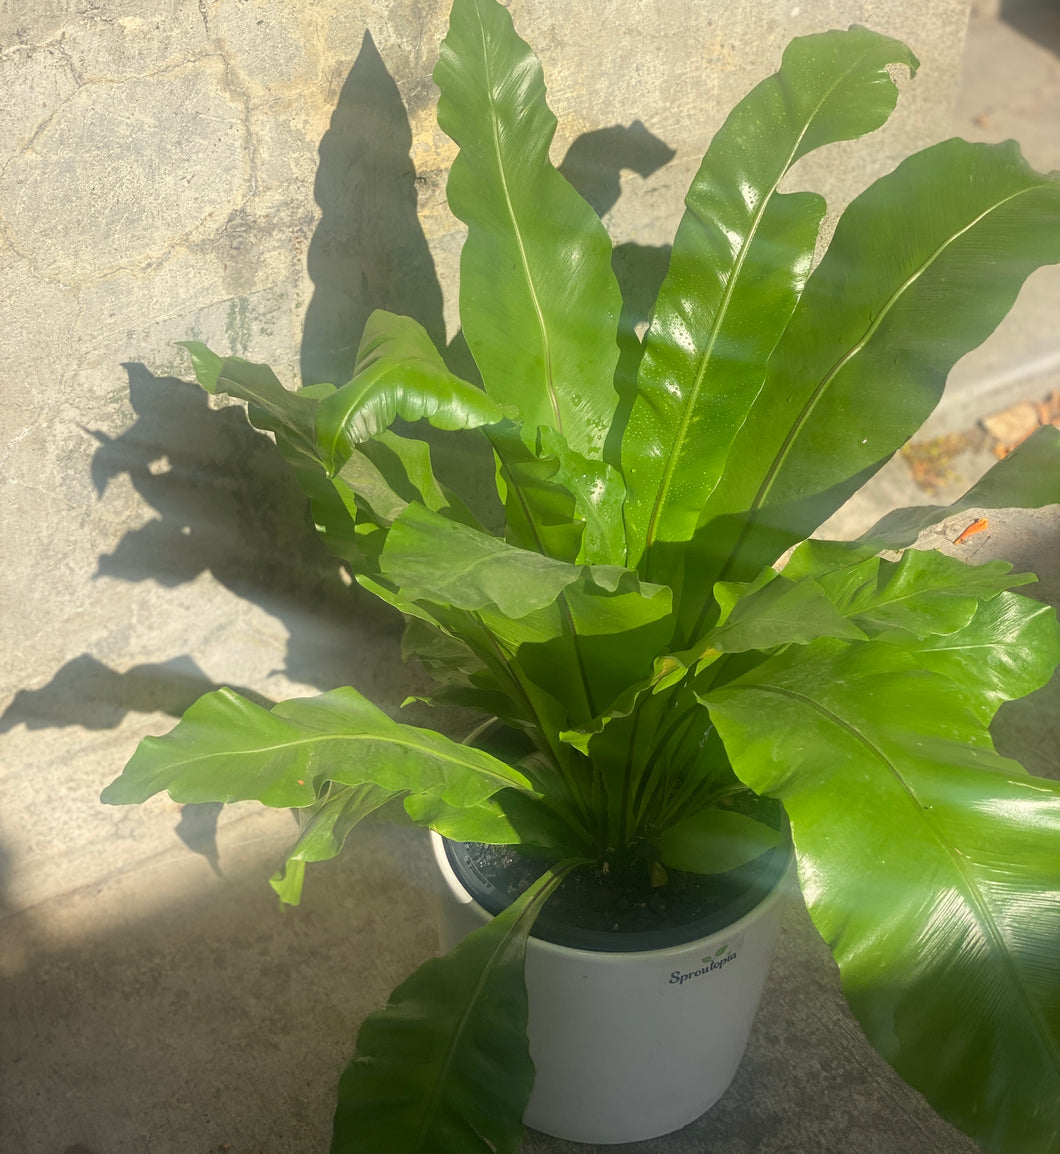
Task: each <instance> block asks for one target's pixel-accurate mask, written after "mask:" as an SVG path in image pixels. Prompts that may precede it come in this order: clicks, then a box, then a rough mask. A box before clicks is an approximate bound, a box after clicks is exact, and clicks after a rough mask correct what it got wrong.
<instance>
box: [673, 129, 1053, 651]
mask: <svg viewBox="0 0 1060 1154" xmlns="http://www.w3.org/2000/svg"><path fill="white" fill-rule="evenodd" d="M1057 260H1060V182H1058V181H1057V179H1056V178H1055V177H1054V176H1041V175H1039V174H1038V173H1036V172H1034V171H1033V170H1032V169H1031V168H1029V167H1028V166H1027V164H1026V163H1025V162H1024V160H1023V158H1022V157H1021V156H1020V153H1019V149H1018V148H1017V147H1016V145H1015V143H1013V142H1011V141H1010V142H1009V143H1008V144H1002V145H986V144H969V143H967V142H966V141H962V140H949V141H945V142H943V143H942V144H937V145H935V146H933V147H932V148H928V149H925V150H924V151H923V152H919V153H917V154H915V155H914V156H911V157H909V158H908V159H907V160H905V161H904V162H903V163H902V164H900V165H899V166H898V168H897V169H895V171H894V172H892V173H890V174H889V175H887V176H884V177H882V178H881V179H880V180H878V181H877V182H876V183H875V184H873V185H872V186H871V187H870V188H869V189H867V190H866V191H865V192H863V193H862V194H861V195H860V196H859V197H857V199H855V200H854V201H853V203H852V204H851V205H850V206H849V207H848V208H847V210H846V212H844V214H843V216H842V218H841V219H840V221H839V225H838V227H837V228H836V232H835V236H834V238H833V240H832V243H831V245H830V246H829V249H828V251H827V253H826V254H825V256H824V258H823V259H822V260H821V263H820V264H819V265H818V266H817V268H816V269H815V271H814V273H813V275H812V276H811V277H810V280H809V282H808V283H807V286H806V290H805V292H804V293H803V296H802V298H801V300H800V302H799V305H798V307H797V308H796V310H795V313H794V315H793V316H792V319H791V323H790V324H789V326H788V328H787V330H786V331H785V333H784V336H783V338H782V340H781V341H780V343H779V344H778V345H777V348H776V350H775V352H774V354H773V356H772V357H771V359H770V362H769V370H768V372H767V375H766V380H765V383H764V384H763V386H762V389H761V391H760V392H759V394H758V396H757V398H756V400H755V403H754V404H753V405H752V406H751V409H750V411H749V413H748V417H747V420H746V422H745V423H744V424H743V426H742V427H741V429H740V432H739V433H738V434H737V436H736V438H735V440H734V442H733V448H732V452H731V454H730V456H729V461H728V465H727V467H726V471H725V475H724V477H723V479H722V481H721V483H720V484H719V485H718V486H717V488H716V489H715V490H714V492H713V493H712V494H711V497H710V498H709V500H708V501H707V504H706V506H705V508H704V512H703V516H702V518H701V528H700V530H698V531H697V543H696V548H695V550H694V554H695V556H694V560H693V559H690V560H689V563H688V565H687V566H686V576H687V575H688V574H689V573H691V574H693V575H694V581H693V582H692V586H693V588H691V589H690V590H689V592H688V601H687V605H686V607H685V618H684V620H689V619H696V618H699V616H700V603H699V601H698V600H697V596H698V594H697V592H696V591H697V590H698V589H700V588H701V587H702V585H703V584H705V583H706V582H707V581H708V580H710V582H711V584H713V581H714V580H717V579H736V580H743V579H746V578H748V577H750V576H752V575H753V574H754V573H757V572H758V571H759V569H760V568H761V567H762V566H763V565H765V564H770V563H772V562H773V561H774V560H776V558H777V557H779V556H780V554H781V553H783V552H784V550H785V549H786V548H787V547H788V546H790V545H792V544H794V543H795V542H797V541H800V540H802V539H804V538H805V537H808V536H809V535H810V533H811V532H812V531H813V530H814V529H815V528H816V527H817V526H818V525H819V524H821V522H822V521H823V520H825V518H827V517H828V516H829V515H831V513H833V512H834V511H835V510H836V509H837V508H838V507H839V506H840V505H841V504H842V503H843V502H844V501H845V500H846V499H847V498H848V497H849V496H850V495H851V493H853V492H854V491H855V490H856V489H857V488H858V487H859V486H860V485H861V484H863V483H864V481H865V480H867V479H868V477H869V476H871V475H872V474H873V473H874V472H875V471H876V470H877V469H878V468H880V466H881V465H882V464H883V463H884V462H885V461H887V460H888V459H889V458H890V456H891V454H892V453H893V452H894V450H895V449H896V448H898V446H899V445H901V444H902V443H903V442H904V441H906V440H907V439H908V438H909V437H910V436H911V435H912V434H913V433H914V432H915V431H916V430H917V428H919V426H920V425H921V423H922V422H923V421H924V419H925V418H926V417H927V415H928V414H929V413H930V412H931V410H932V408H934V406H935V404H936V403H937V401H938V399H939V397H940V396H941V394H942V389H943V385H944V384H945V380H946V374H947V373H948V371H949V369H950V368H951V367H952V365H953V364H954V363H955V362H956V361H957V360H958V359H959V358H960V357H961V356H962V355H963V354H964V353H966V352H968V350H969V349H972V348H974V347H975V346H976V345H978V344H979V343H980V342H981V341H983V340H984V339H985V338H986V337H987V336H988V335H989V334H990V333H991V332H992V331H993V329H994V327H995V326H996V325H997V324H998V322H999V321H1000V320H1001V318H1002V317H1003V316H1004V315H1005V314H1006V313H1007V312H1008V310H1009V308H1010V307H1011V305H1012V303H1013V301H1014V300H1015V298H1016V294H1017V293H1018V292H1019V289H1020V286H1021V285H1022V283H1023V281H1024V279H1025V278H1026V277H1027V276H1028V275H1029V274H1030V273H1031V272H1032V271H1033V270H1034V269H1036V268H1038V267H1039V266H1040V265H1043V264H1047V263H1050V262H1055V261H1057ZM690 631H691V632H692V633H693V635H694V627H690Z"/></svg>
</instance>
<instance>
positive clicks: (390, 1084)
mask: <svg viewBox="0 0 1060 1154" xmlns="http://www.w3.org/2000/svg"><path fill="white" fill-rule="evenodd" d="M575 864H577V863H570V862H568V863H564V864H561V865H559V866H555V867H553V868H552V869H551V870H550V871H549V872H548V873H547V874H545V875H544V876H543V877H541V878H539V879H538V880H537V881H536V882H534V884H533V885H532V886H531V887H530V888H529V889H528V890H527V891H526V892H525V893H524V894H523V895H522V896H521V897H520V898H519V899H518V900H517V901H516V902H514V903H513V904H512V905H510V906H509V907H508V908H507V909H506V910H505V911H504V912H503V913H501V914H498V915H497V917H495V918H493V920H492V921H490V922H488V923H487V924H486V925H484V926H483V927H482V928H481V929H478V930H475V931H474V933H472V934H470V935H469V936H468V937H467V938H465V939H464V940H463V941H462V942H461V943H460V945H459V946H457V947H456V949H455V950H453V952H452V953H451V954H448V955H447V956H445V957H444V958H432V959H431V960H430V961H428V962H425V963H424V964H423V965H422V966H420V968H419V969H418V970H417V971H416V972H415V973H414V974H413V975H412V976H411V977H410V978H408V979H407V980H406V981H404V982H403V983H402V984H401V985H400V986H398V988H397V989H396V990H395V991H394V992H393V993H392V994H391V995H390V1001H389V1002H388V1003H387V1006H386V1008H385V1009H384V1010H381V1011H378V1012H377V1013H374V1014H370V1015H369V1016H368V1017H367V1018H366V1019H365V1020H364V1023H363V1024H362V1026H361V1029H360V1032H359V1033H358V1035H357V1050H356V1053H355V1054H354V1056H353V1059H352V1060H351V1061H350V1064H349V1065H348V1066H347V1067H346V1070H345V1072H344V1073H343V1075H342V1079H341V1080H340V1082H339V1101H338V1108H337V1110H336V1112H335V1129H334V1134H333V1137H332V1144H331V1154H395V1151H399V1150H400V1151H401V1154H455V1152H456V1151H460V1154H515V1152H516V1151H517V1149H518V1147H519V1144H520V1141H521V1139H522V1133H523V1126H522V1117H523V1111H524V1110H525V1109H526V1103H527V1101H528V1100H529V1097H530V1091H531V1089H532V1087H533V1081H534V1065H533V1062H532V1061H531V1059H530V1052H529V1049H528V1046H527V1041H526V1014H527V1010H526V986H525V984H524V981H523V960H524V957H525V953H526V939H527V935H528V934H529V932H530V928H531V926H532V925H533V922H534V919H535V918H536V917H537V915H538V913H539V912H540V910H541V907H542V906H543V905H544V904H545V902H546V901H547V900H548V898H549V896H550V895H551V894H552V892H553V891H554V890H555V888H556V887H557V886H558V885H559V884H560V882H561V881H562V880H563V878H564V877H565V876H566V875H567V874H568V873H569V872H570V870H571V869H572V868H573V867H574V865H575Z"/></svg>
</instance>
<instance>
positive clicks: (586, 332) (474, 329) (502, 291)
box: [434, 0, 622, 458]
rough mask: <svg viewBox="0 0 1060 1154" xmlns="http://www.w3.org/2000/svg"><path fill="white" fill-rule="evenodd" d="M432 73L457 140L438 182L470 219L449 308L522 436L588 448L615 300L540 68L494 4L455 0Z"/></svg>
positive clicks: (601, 244) (601, 395) (603, 429)
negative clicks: (540, 432)
mask: <svg viewBox="0 0 1060 1154" xmlns="http://www.w3.org/2000/svg"><path fill="white" fill-rule="evenodd" d="M434 81H435V83H436V84H437V85H438V87H439V88H440V89H441V97H440V99H439V102H438V124H439V126H440V127H441V128H442V131H443V132H445V133H446V134H447V135H448V136H450V137H451V138H452V139H453V140H454V141H455V142H456V143H457V144H458V145H459V147H460V153H459V155H458V156H457V158H456V160H455V161H454V162H453V166H452V169H451V171H450V174H449V183H448V196H449V205H450V207H451V208H452V210H453V212H454V213H455V214H456V215H457V216H458V217H459V218H460V219H461V220H462V221H464V223H465V224H467V226H468V237H467V241H466V242H465V244H464V250H463V254H462V257H461V262H460V317H461V321H462V323H463V327H464V328H463V331H464V335H465V337H466V338H467V343H468V345H469V347H470V349H471V352H472V353H473V355H474V357H475V361H476V363H477V365H478V367H479V370H480V371H481V373H482V380H483V383H484V385H485V388H486V392H487V393H489V395H490V396H491V397H493V398H494V399H495V400H496V401H498V402H500V403H501V404H505V405H514V406H516V407H517V408H518V409H519V411H520V414H521V417H522V422H523V429H524V433H525V435H526V436H528V437H531V438H532V437H534V436H536V430H537V428H538V426H540V425H549V426H551V427H552V428H554V429H556V430H558V431H559V432H561V433H562V434H563V435H564V436H565V437H566V439H567V443H568V444H569V445H570V447H571V448H572V449H574V450H575V451H576V452H578V453H581V454H582V455H583V456H585V457H590V458H597V457H599V456H600V453H601V449H602V447H603V444H604V439H605V437H606V436H607V432H608V429H609V428H610V425H611V419H612V415H613V413H614V410H615V405H616V403H617V399H618V397H617V393H616V392H615V389H614V383H613V377H614V371H615V365H616V363H617V360H618V345H617V343H616V335H617V330H618V318H619V313H620V312H621V309H622V300H621V295H620V293H619V289H618V283H617V281H616V280H615V276H614V273H613V272H612V269H611V242H610V240H609V238H608V236H607V232H606V231H605V229H604V227H603V225H602V224H601V223H600V220H599V218H598V217H597V215H596V213H595V212H594V211H593V209H592V207H591V206H590V205H589V204H587V203H586V202H585V201H584V200H582V198H581V197H580V196H579V195H578V193H577V192H575V190H574V189H573V188H572V187H571V185H570V184H568V183H567V181H566V180H565V179H564V177H563V176H561V175H560V173H559V172H558V171H557V170H556V169H555V168H554V167H553V165H552V163H551V161H550V160H549V146H550V144H551V143H552V137H553V134H554V132H555V129H556V119H555V117H554V116H553V115H552V113H551V111H550V110H549V108H548V105H547V104H546V103H545V86H544V79H543V76H542V72H541V65H540V63H539V62H538V60H537V57H536V56H534V54H533V53H532V52H531V50H530V48H529V47H528V46H527V45H526V44H525V43H524V42H523V41H522V40H521V39H520V38H519V36H518V35H517V34H516V32H515V29H514V28H513V26H512V20H511V16H510V15H509V14H508V12H507V11H506V9H505V8H504V7H503V6H502V5H500V4H498V3H496V2H495V0H455V2H454V4H453V7H452V14H451V17H450V23H449V33H448V35H447V36H446V38H445V40H444V42H443V43H442V47H441V55H440V57H439V60H438V65H437V67H436V68H435V70H434Z"/></svg>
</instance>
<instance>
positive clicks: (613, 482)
mask: <svg viewBox="0 0 1060 1154" xmlns="http://www.w3.org/2000/svg"><path fill="white" fill-rule="evenodd" d="M538 435H539V438H540V441H541V452H542V453H543V454H545V455H546V456H547V457H549V458H555V460H556V461H557V463H558V468H557V470H556V477H555V479H556V480H557V481H558V482H559V483H560V484H562V485H563V486H564V487H565V488H566V489H567V490H568V491H569V492H570V493H571V494H572V495H573V497H574V515H575V516H576V517H577V518H578V519H579V520H580V521H582V522H584V524H585V532H584V534H583V536H582V540H581V548H580V549H579V550H578V554H577V556H576V557H575V558H574V559H575V560H576V561H577V562H579V563H584V564H588V565H624V564H625V563H626V537H625V532H624V530H623V527H622V505H623V502H624V501H625V497H626V487H625V485H624V483H623V481H622V476H621V474H620V473H619V472H618V471H617V470H616V469H613V468H612V467H611V466H610V465H608V464H607V463H606V462H604V461H598V460H592V459H590V458H588V457H584V456H582V454H581V453H578V452H576V451H575V450H574V449H572V448H570V446H569V445H568V444H567V442H566V440H565V439H564V437H563V436H562V434H560V433H558V432H557V431H556V430H555V429H549V428H541V429H540V430H538Z"/></svg>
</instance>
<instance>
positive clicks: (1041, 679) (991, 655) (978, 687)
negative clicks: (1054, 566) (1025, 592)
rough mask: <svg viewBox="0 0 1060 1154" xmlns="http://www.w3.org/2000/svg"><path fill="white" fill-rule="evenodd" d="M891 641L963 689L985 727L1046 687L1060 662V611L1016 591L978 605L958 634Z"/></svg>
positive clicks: (894, 638) (922, 665)
mask: <svg viewBox="0 0 1060 1154" xmlns="http://www.w3.org/2000/svg"><path fill="white" fill-rule="evenodd" d="M887 640H888V641H890V642H892V643H894V644H898V645H900V646H901V647H902V648H903V649H904V650H905V651H906V652H907V653H911V654H912V656H913V657H914V659H915V660H916V662H917V664H918V665H920V666H921V667H922V668H924V669H930V670H932V671H933V672H935V673H941V674H942V675H943V676H945V677H947V678H949V680H950V681H952V682H954V683H955V684H956V685H959V686H960V687H961V688H962V689H964V690H965V691H966V700H967V702H968V708H969V709H971V710H972V711H973V712H974V713H975V714H976V716H977V717H978V718H979V720H980V721H981V722H982V723H983V724H984V725H987V724H989V722H990V720H991V719H992V718H993V716H994V714H995V713H996V712H997V709H998V707H999V706H1000V705H1001V704H1002V702H1005V701H1011V700H1013V699H1015V698H1017V697H1024V696H1026V695H1027V694H1028V693H1033V692H1034V691H1035V690H1036V689H1040V688H1041V687H1042V686H1043V685H1045V684H1046V683H1047V682H1048V681H1049V679H1050V677H1051V676H1052V674H1053V671H1054V670H1055V669H1056V665H1057V662H1058V661H1060V626H1058V625H1057V620H1056V610H1055V609H1053V608H1052V606H1050V605H1042V604H1040V603H1039V602H1037V601H1032V600H1031V599H1030V598H1029V597H1021V596H1020V595H1019V594H1018V593H999V594H998V595H997V596H996V597H994V598H993V599H992V600H990V601H987V602H986V603H985V604H982V605H980V606H979V607H978V610H977V612H976V614H975V616H974V617H973V618H972V619H971V620H970V621H969V622H968V624H967V625H965V626H964V628H963V629H958V630H957V631H956V632H955V633H949V634H946V635H944V636H939V635H934V636H929V637H925V638H923V639H922V640H921V639H917V640H913V639H911V638H901V637H888V638H887Z"/></svg>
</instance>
